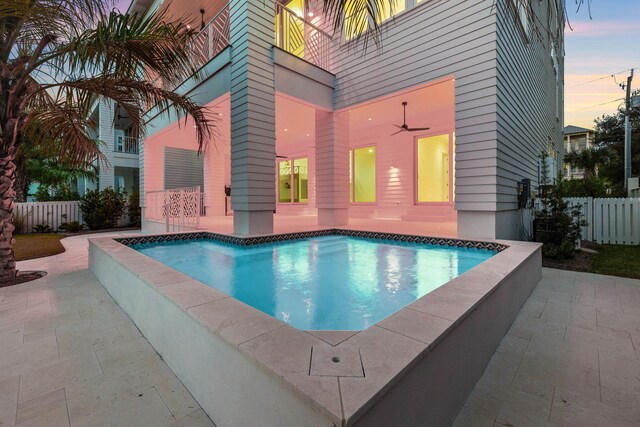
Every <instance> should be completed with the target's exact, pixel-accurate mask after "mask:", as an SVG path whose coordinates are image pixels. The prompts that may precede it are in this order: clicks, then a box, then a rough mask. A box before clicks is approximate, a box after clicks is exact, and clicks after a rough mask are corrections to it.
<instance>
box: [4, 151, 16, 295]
mask: <svg viewBox="0 0 640 427" xmlns="http://www.w3.org/2000/svg"><path fill="white" fill-rule="evenodd" d="M14 157H15V149H12V150H9V152H8V153H4V154H3V155H0V287H3V286H7V285H9V284H11V282H13V280H15V278H16V274H17V273H18V271H17V270H16V262H15V255H14V253H13V245H14V244H15V242H16V239H14V238H13V230H14V229H15V227H14V226H13V208H14V199H15V196H16V192H15V190H14V188H13V185H14V183H15V180H16V178H15V170H16V165H15V164H14V163H13V159H14Z"/></svg>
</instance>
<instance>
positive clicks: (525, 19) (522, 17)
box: [513, 0, 531, 40]
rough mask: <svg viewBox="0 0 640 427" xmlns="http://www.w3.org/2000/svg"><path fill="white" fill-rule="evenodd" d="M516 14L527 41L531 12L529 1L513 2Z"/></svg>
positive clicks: (517, 0)
mask: <svg viewBox="0 0 640 427" xmlns="http://www.w3.org/2000/svg"><path fill="white" fill-rule="evenodd" d="M513 2H514V5H515V8H516V14H517V15H518V19H519V21H520V25H521V26H522V31H523V32H524V35H525V37H526V38H527V40H529V31H530V30H529V11H530V10H531V0H513Z"/></svg>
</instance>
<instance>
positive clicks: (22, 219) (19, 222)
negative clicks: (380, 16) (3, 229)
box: [13, 209, 33, 234]
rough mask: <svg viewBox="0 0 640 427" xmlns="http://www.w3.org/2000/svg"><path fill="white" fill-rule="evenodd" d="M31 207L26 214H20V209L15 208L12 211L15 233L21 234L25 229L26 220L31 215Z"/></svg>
mask: <svg viewBox="0 0 640 427" xmlns="http://www.w3.org/2000/svg"><path fill="white" fill-rule="evenodd" d="M32 212H33V209H32V210H30V211H29V212H28V213H27V214H26V215H23V214H22V211H21V210H19V209H15V210H14V211H13V226H14V227H15V231H14V233H15V234H21V233H24V232H25V231H27V220H28V219H29V217H30V216H31V213H32Z"/></svg>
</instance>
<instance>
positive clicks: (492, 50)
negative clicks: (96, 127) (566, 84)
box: [129, 0, 564, 239]
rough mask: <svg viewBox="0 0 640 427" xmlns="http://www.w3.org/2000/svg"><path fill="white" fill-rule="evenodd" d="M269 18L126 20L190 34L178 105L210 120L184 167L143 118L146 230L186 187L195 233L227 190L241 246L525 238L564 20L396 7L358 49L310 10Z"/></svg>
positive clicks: (318, 7)
mask: <svg viewBox="0 0 640 427" xmlns="http://www.w3.org/2000/svg"><path fill="white" fill-rule="evenodd" d="M282 1H285V3H274V1H273V0H266V1H265V0H230V1H229V2H225V1H223V0H197V1H186V0H174V1H164V2H163V1H152V0H134V1H133V3H132V5H131V6H130V10H129V11H130V12H135V13H154V12H155V11H157V10H167V13H168V14H169V16H174V17H176V18H179V19H183V20H184V22H185V25H189V26H192V27H193V26H199V28H201V31H200V32H199V33H198V34H197V35H196V36H194V40H193V43H192V44H193V46H192V49H193V52H194V55H196V57H197V58H198V59H199V61H200V63H201V65H202V68H201V69H200V71H199V73H198V74H197V75H194V76H193V77H192V78H189V79H187V80H186V81H185V82H183V83H182V84H181V85H180V86H179V87H178V88H177V89H176V90H177V91H179V92H181V93H186V94H190V95H191V96H193V98H194V99H196V100H197V102H200V103H201V104H202V105H207V106H209V107H211V110H212V111H213V112H215V114H217V116H218V121H217V129H216V138H215V143H212V144H210V145H209V146H208V148H207V149H206V150H205V152H204V153H203V155H201V156H198V155H197V145H196V138H195V132H194V129H193V127H192V126H191V125H186V126H185V125H184V120H183V121H180V120H178V117H175V116H167V115H164V114H160V111H158V109H157V108H152V109H151V110H149V111H148V112H147V113H146V114H147V116H146V117H147V119H148V120H149V126H148V130H147V135H146V138H145V139H144V141H143V142H142V143H141V145H140V189H141V194H143V193H144V194H145V197H144V198H142V202H141V203H142V204H143V206H142V208H143V211H144V212H145V213H143V218H145V221H144V224H143V228H144V229H145V230H148V231H153V230H155V229H156V228H154V224H156V223H155V222H154V220H155V221H158V220H159V221H160V222H161V215H160V217H158V214H157V212H158V209H162V208H161V207H160V208H159V206H158V202H157V198H152V197H150V196H151V195H152V194H157V193H158V192H161V191H163V190H165V189H170V188H180V187H200V191H202V192H203V193H204V196H203V198H204V200H205V202H204V204H205V206H204V209H203V210H204V211H205V212H206V215H207V216H222V215H225V213H226V211H227V209H225V202H228V200H227V199H226V197H225V187H227V186H230V187H231V204H232V208H233V223H234V231H235V233H237V234H240V235H248V234H259V233H270V232H272V230H273V221H274V212H276V213H275V215H283V216H288V215H293V216H298V215H307V216H314V217H317V224H319V225H325V226H340V225H346V224H348V223H349V221H350V220H351V219H354V218H374V219H377V218H385V219H392V220H402V221H420V222H426V223H429V222H432V223H438V222H452V223H453V224H454V226H455V228H454V229H457V234H458V236H460V237H469V238H506V239H518V238H522V237H523V230H522V227H523V224H522V222H523V221H522V215H523V212H522V211H521V210H520V209H519V206H521V205H519V203H518V188H519V186H518V183H519V182H521V181H522V180H523V179H529V180H531V185H532V188H531V190H532V191H534V189H535V186H536V185H537V184H538V181H539V175H540V172H539V170H540V166H539V164H540V155H541V153H547V154H548V155H550V156H556V153H561V152H562V148H563V147H562V128H563V76H564V42H563V38H564V36H563V31H564V10H563V3H562V2H558V1H554V0H544V1H531V0H498V1H494V0H478V1H473V2H468V1H463V0H394V2H393V7H390V8H387V9H386V10H383V11H382V12H381V13H380V15H381V16H380V19H379V24H380V34H381V38H380V40H381V44H380V45H375V44H374V43H373V42H372V41H370V40H369V44H368V47H367V48H366V49H365V48H364V41H365V39H366V35H367V34H365V33H366V32H367V31H368V29H367V28H360V29H353V28H352V30H351V31H343V33H342V34H340V33H334V31H333V28H332V25H331V22H330V20H329V19H327V17H326V16H324V15H323V3H322V1H321V0H290V1H286V0H282ZM358 13H363V12H361V11H353V13H350V14H349V16H347V17H346V20H347V21H349V20H352V19H355V18H354V17H357V14H358ZM368 26H369V27H371V26H372V25H371V23H369V25H368ZM554 164H555V163H554ZM552 173H553V174H555V172H552ZM524 197H529V194H525V195H524ZM153 200H155V201H153ZM153 212H155V213H153ZM157 229H158V230H161V229H162V228H157Z"/></svg>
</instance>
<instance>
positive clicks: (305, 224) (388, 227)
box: [198, 213, 464, 238]
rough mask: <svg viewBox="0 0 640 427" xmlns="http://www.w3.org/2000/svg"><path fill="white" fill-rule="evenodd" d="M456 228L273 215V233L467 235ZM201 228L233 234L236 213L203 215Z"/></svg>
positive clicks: (451, 223) (425, 223)
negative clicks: (343, 222)
mask: <svg viewBox="0 0 640 427" xmlns="http://www.w3.org/2000/svg"><path fill="white" fill-rule="evenodd" d="M456 227H457V223H456V221H402V220H400V219H380V218H350V219H349V224H348V225H344V226H340V227H332V226H321V225H318V217H317V215H286V214H279V213H276V214H275V215H274V216H273V232H274V233H276V234H277V233H293V232H300V231H311V230H322V229H329V228H346V229H350V230H363V231H378V232H382V233H398V234H419V235H423V236H432V237H451V238H455V237H461V238H464V236H458V233H457V229H456ZM198 228H199V229H200V230H206V231H211V232H214V233H224V234H231V233H233V216H231V215H229V216H204V217H201V218H200V225H199V227H198Z"/></svg>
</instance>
